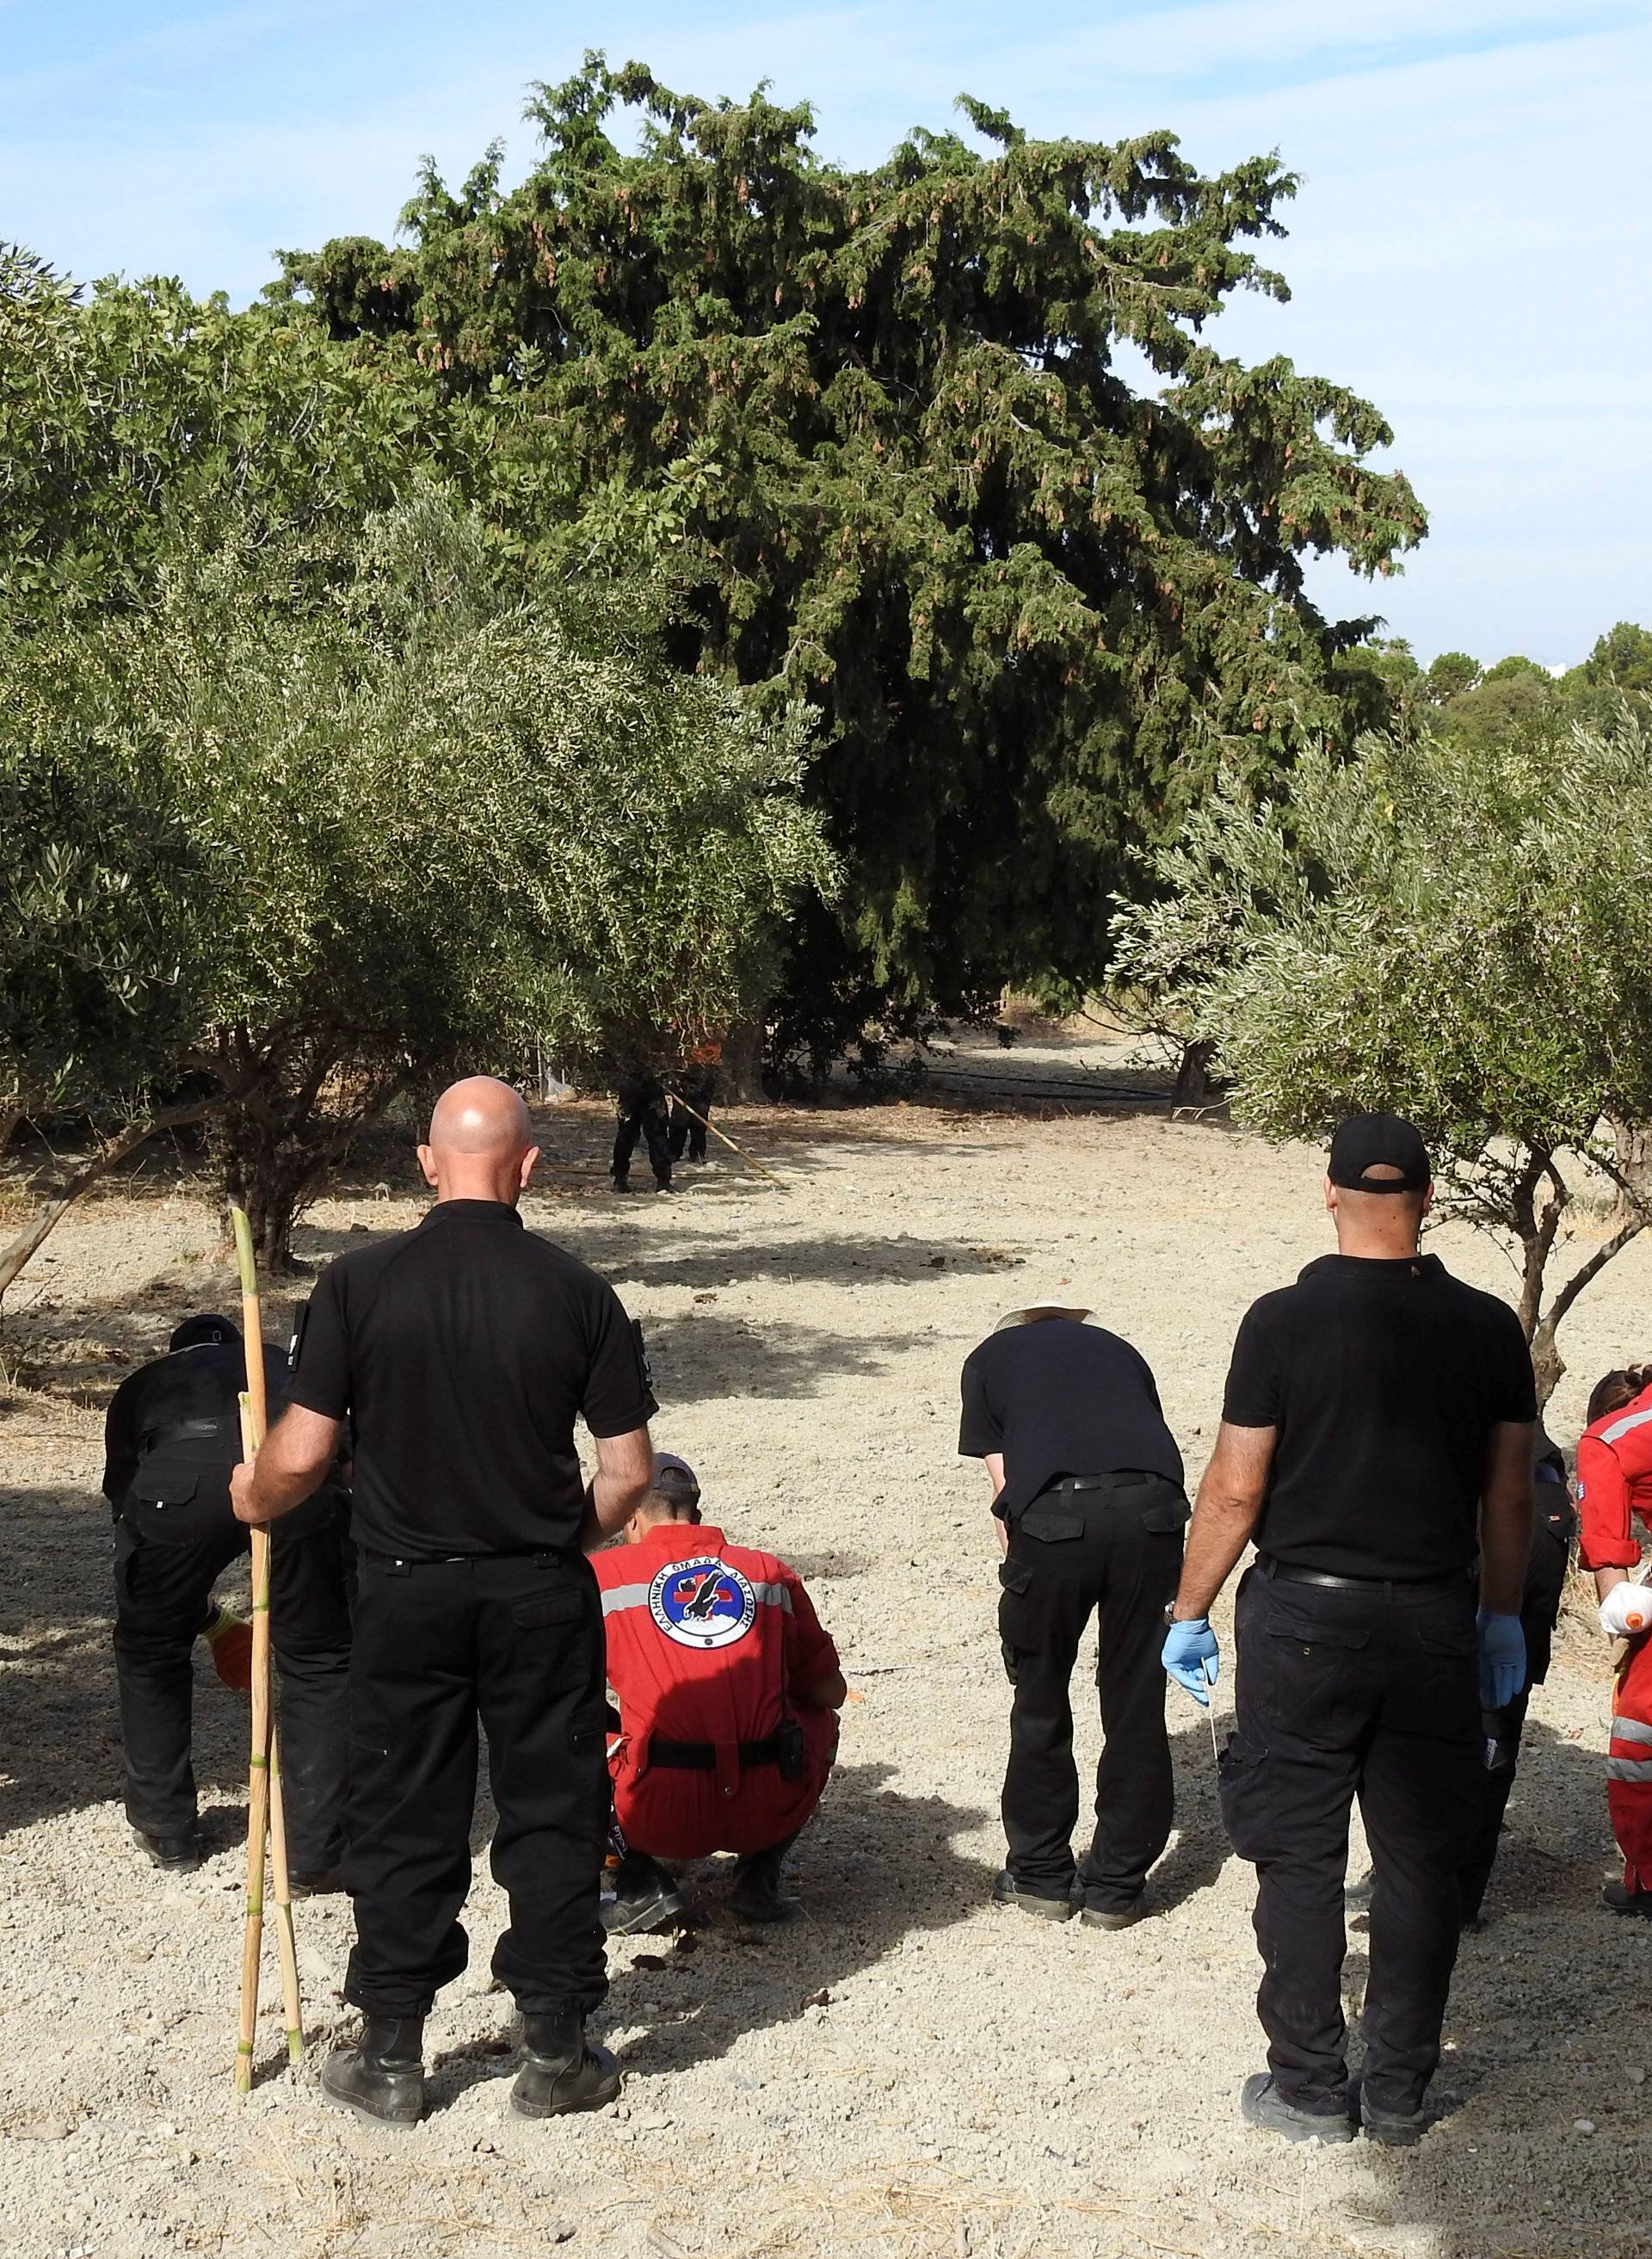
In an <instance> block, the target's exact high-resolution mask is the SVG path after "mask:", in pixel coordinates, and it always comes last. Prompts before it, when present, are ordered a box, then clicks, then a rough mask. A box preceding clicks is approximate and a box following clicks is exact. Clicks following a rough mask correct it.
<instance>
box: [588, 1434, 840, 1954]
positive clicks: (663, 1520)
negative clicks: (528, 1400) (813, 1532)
mask: <svg viewBox="0 0 1652 2259" xmlns="http://www.w3.org/2000/svg"><path fill="white" fill-rule="evenodd" d="M594 1565H595V1570H596V1578H597V1583H598V1584H599V1585H600V1586H601V1587H602V1621H603V1627H604V1629H605V1631H606V1633H607V1635H608V1678H609V1685H610V1686H611V1687H612V1689H613V1691H614V1694H615V1697H616V1700H617V1701H618V1704H619V1731H618V1734H617V1735H616V1737H615V1739H614V1740H613V1742H611V1744H610V1747H609V1771H610V1772H611V1773H612V1776H613V1784H614V1817H615V1821H616V1826H617V1828H618V1830H619V1833H620V1835H621V1837H622V1838H623V1842H624V1845H625V1850H624V1854H623V1858H622V1861H621V1864H620V1867H619V1871H618V1873H617V1875H616V1878H615V1882H616V1887H615V1893H614V1898H613V1900H612V1903H611V1905H607V1904H605V1907H604V1920H605V1921H606V1922H607V1924H608V1927H609V1929H611V1930H618V1931H634V1930H647V1929H664V1928H669V1927H671V1926H672V1925H673V1923H674V1922H676V1921H678V1920H679V1919H680V1916H681V1914H682V1912H683V1902H682V1899H681V1898H680V1896H679V1894H678V1891H677V1885H676V1883H675V1881H674V1879H673V1877H672V1876H671V1874H670V1873H669V1872H668V1871H667V1870H666V1868H665V1867H664V1866H662V1864H661V1861H662V1860H666V1859H674V1860H685V1859H704V1858H709V1856H711V1854H712V1853H713V1852H716V1851H733V1852H737V1854H738V1855H739V1863H738V1864H737V1867H736V1870H735V1877H734V1887H733V1891H732V1892H731V1894H730V1906H732V1907H733V1909H734V1911H735V1912H736V1913H738V1914H740V1915H742V1916H744V1918H745V1920H747V1921H786V1920H787V1919H788V1918H789V1917H790V1916H791V1915H793V1914H794V1913H795V1912H796V1911H797V1908H796V1906H795V1904H794V1901H793V1900H791V1899H788V1898H787V1896H786V1895H785V1893H784V1892H783V1890H782V1888H781V1864H782V1862H783V1861H784V1859H785V1857H786V1854H787V1851H788V1850H790V1849H791V1847H792V1845H793V1843H794V1842H795V1841H796V1839H797V1836H798V1835H799V1833H800V1831H801V1829H802V1828H803V1826H804V1824H805V1822H806V1821H808V1818H809V1816H810V1814H812V1813H813V1811H814V1809H815V1806H816V1805H817V1804H818V1803H819V1801H820V1797H821V1791H822V1789H823V1788H824V1787H825V1785H826V1776H827V1775H828V1773H830V1771H831V1769H832V1762H833V1759H834V1758H835V1757H836V1756H837V1715H836V1714H837V1711H838V1710H840V1709H841V1708H842V1707H843V1705H844V1700H845V1698H846V1695H847V1692H848V1690H847V1688H846V1687H845V1686H844V1675H843V1672H842V1671H840V1670H839V1668H838V1664H837V1649H836V1647H834V1646H833V1644H832V1642H831V1639H830V1635H829V1634H828V1633H827V1632H825V1631H824V1630H823V1629H822V1627H821V1623H820V1621H819V1618H818V1617H817V1616H816V1615H815V1607H814V1603H813V1602H812V1601H811V1600H810V1599H809V1597H808V1593H807V1592H806V1591H805V1590H804V1588H803V1583H802V1579H801V1578H800V1577H799V1576H798V1574H797V1571H795V1570H794V1569H789V1568H788V1567H787V1564H786V1563H785V1562H784V1561H780V1560H777V1559H776V1558H775V1557H774V1555H773V1554H772V1553H759V1552H757V1551H755V1550H752V1549H751V1547H749V1546H745V1545H733V1544H730V1542H729V1540H728V1539H727V1538H726V1537H725V1536H723V1532H722V1530H720V1529H712V1528H710V1527H709V1526H708V1525H707V1524H705V1523H703V1522H702V1521H701V1518H700V1486H699V1483H698V1481H697V1480H696V1479H695V1476H694V1470H693V1468H692V1467H690V1466H689V1465H688V1464H687V1462H686V1461H685V1460H682V1459H680V1458H678V1457H675V1456H674V1455H673V1453H671V1452H668V1451H666V1452H661V1453H660V1454H659V1456H658V1457H656V1458H655V1460H654V1467H653V1476H652V1481H651V1484H650V1487H649V1490H648V1493H647V1495H646V1496H645V1497H644V1500H643V1501H642V1503H641V1505H640V1506H638V1507H637V1511H636V1512H635V1513H634V1514H632V1516H631V1518H630V1521H628V1522H627V1524H626V1526H625V1536H624V1542H623V1543H622V1544H618V1545H614V1546H610V1547H609V1548H608V1549H607V1550H604V1551H603V1552H601V1553H599V1554H597V1556H596V1557H595V1564H594Z"/></svg>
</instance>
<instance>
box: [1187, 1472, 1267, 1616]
mask: <svg viewBox="0 0 1652 2259" xmlns="http://www.w3.org/2000/svg"><path fill="white" fill-rule="evenodd" d="M1258 1511H1259V1507H1258V1506H1257V1504H1256V1503H1255V1502H1253V1501H1252V1500H1249V1499H1232V1498H1207V1496H1206V1494H1205V1493H1204V1491H1203V1490H1202V1489H1201V1490H1200V1493H1199V1502H1198V1504H1197V1505H1196V1506H1195V1507H1194V1508H1193V1522H1192V1524H1191V1526H1190V1528H1189V1529H1188V1532H1187V1552H1186V1557H1185V1558H1184V1560H1183V1562H1182V1579H1181V1583H1180V1584H1179V1585H1178V1586H1177V1589H1176V1607H1175V1614H1176V1615H1177V1616H1178V1618H1185V1617H1188V1616H1207V1615H1208V1614H1210V1611H1211V1607H1212V1604H1213V1603H1214V1600H1215V1598H1216V1595H1217V1593H1219V1592H1221V1588H1222V1586H1224V1585H1225V1584H1226V1583H1227V1581H1228V1578H1229V1577H1230V1576H1231V1575H1232V1574H1233V1570H1234V1564H1235V1562H1236V1561H1237V1560H1238V1558H1239V1556H1240V1555H1241V1554H1242V1553H1243V1551H1244V1550H1245V1547H1246V1546H1247V1545H1248V1544H1249V1543H1250V1533H1251V1531H1252V1530H1253V1529H1255V1528H1256V1526H1257V1513H1258Z"/></svg>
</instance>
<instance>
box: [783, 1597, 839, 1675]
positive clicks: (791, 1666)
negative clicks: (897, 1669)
mask: <svg viewBox="0 0 1652 2259" xmlns="http://www.w3.org/2000/svg"><path fill="white" fill-rule="evenodd" d="M781 1574H782V1575H783V1576H784V1578H785V1579H786V1584H787V1590H788V1591H789V1592H790V1593H791V1595H792V1614H791V1621H790V1624H789V1626H788V1629H789V1631H790V1634H791V1636H790V1638H789V1640H788V1641H787V1649H788V1652H787V1658H786V1685H787V1692H788V1693H789V1692H791V1690H792V1689H793V1688H794V1687H804V1686H818V1685H820V1682H821V1680H822V1678H830V1675H831V1673H832V1672H833V1671H837V1670H838V1669H839V1668H840V1667H841V1666H840V1665H839V1664H838V1660H837V1646H836V1645H835V1643H834V1642H833V1639H832V1635H831V1634H830V1632H829V1631H828V1630H827V1629H826V1628H825V1626H824V1625H823V1624H822V1622H821V1620H820V1618H819V1617H818V1616H817V1615H816V1614H815V1603H814V1601H813V1600H810V1598H809V1597H808V1593H806V1592H805V1591H804V1589H803V1580H802V1578H801V1577H800V1576H799V1575H798V1574H797V1572H796V1571H795V1570H793V1569H786V1568H782V1571H781Z"/></svg>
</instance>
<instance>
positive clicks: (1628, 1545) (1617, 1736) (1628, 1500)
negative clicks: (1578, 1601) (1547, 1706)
mask: <svg viewBox="0 0 1652 2259" xmlns="http://www.w3.org/2000/svg"><path fill="white" fill-rule="evenodd" d="M1636 1514H1652V1366H1641V1367H1634V1366H1631V1367H1629V1368H1627V1369H1626V1370H1624V1371H1621V1372H1609V1373H1607V1374H1606V1377H1605V1379H1602V1380H1599V1381H1597V1383H1596V1384H1595V1389H1594V1393H1593V1394H1592V1395H1591V1397H1590V1399H1589V1425H1588V1426H1587V1427H1586V1428H1585V1429H1584V1432H1583V1434H1582V1435H1581V1436H1579V1437H1578V1439H1577V1519H1578V1534H1577V1557H1578V1560H1579V1561H1580V1562H1581V1564H1582V1565H1583V1566H1584V1568H1585V1569H1592V1570H1593V1571H1594V1577H1595V1590H1596V1592H1597V1593H1599V1598H1600V1628H1601V1630H1602V1631H1604V1632H1606V1633H1607V1634H1608V1635H1610V1636H1611V1637H1613V1638H1614V1639H1623V1638H1627V1640H1628V1642H1629V1649H1628V1652H1627V1655H1626V1656H1625V1657H1624V1659H1623V1663H1622V1664H1621V1666H1620V1670H1619V1672H1618V1686H1617V1699H1616V1700H1615V1702H1614V1703H1613V1720H1612V1741H1611V1745H1610V1747H1609V1749H1608V1750H1607V1754H1606V1808H1607V1810H1608V1811H1609V1812H1610V1814H1612V1832H1613V1835H1615V1836H1616V1837H1617V1839H1618V1849H1620V1851H1621V1852H1622V1854H1623V1880H1622V1881H1621V1882H1620V1883H1608V1884H1607V1885H1606V1889H1605V1890H1604V1891H1602V1892H1601V1893H1600V1898H1601V1903H1602V1904H1603V1905H1604V1906H1609V1907H1610V1908H1611V1910H1612V1912H1613V1913H1628V1914H1641V1915H1648V1916H1652V1636H1649V1635H1648V1634H1649V1633H1652V1592H1648V1590H1646V1588H1645V1587H1644V1586H1641V1585H1639V1584H1637V1583H1635V1582H1634V1571H1636V1570H1637V1569H1638V1568H1639V1566H1640V1563H1641V1543H1640V1540H1639V1538H1638V1537H1637V1536H1635V1532H1634V1516H1635V1515H1636Z"/></svg>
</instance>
